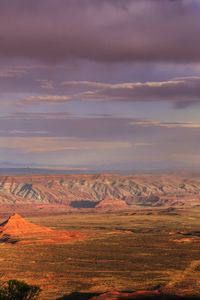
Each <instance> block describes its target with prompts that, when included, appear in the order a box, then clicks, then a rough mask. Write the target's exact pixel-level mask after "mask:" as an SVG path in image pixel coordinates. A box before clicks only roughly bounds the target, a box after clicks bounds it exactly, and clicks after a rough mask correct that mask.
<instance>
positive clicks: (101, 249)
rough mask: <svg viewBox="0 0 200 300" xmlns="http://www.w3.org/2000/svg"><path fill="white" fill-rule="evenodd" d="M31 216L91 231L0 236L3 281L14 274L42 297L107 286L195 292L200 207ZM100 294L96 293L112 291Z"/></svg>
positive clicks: (199, 277)
mask: <svg viewBox="0 0 200 300" xmlns="http://www.w3.org/2000/svg"><path fill="white" fill-rule="evenodd" d="M29 219H30V220H31V221H33V222H34V223H37V224H39V225H45V226H49V227H52V228H55V229H59V230H62V229H65V230H66V229H70V230H81V231H83V232H87V234H88V233H89V235H90V237H89V238H88V239H87V240H85V241H80V242H75V243H68V244H39V245H37V244H32V245H31V244H28V245H17V244H15V245H8V244H4V243H2V244H0V269H1V271H0V275H1V281H5V280H8V279H13V278H14V279H18V280H25V281H27V282H28V283H31V284H36V285H39V286H40V287H41V288H42V290H43V291H42V293H41V296H40V299H82V300H84V299H92V298H93V297H94V296H98V295H99V294H100V293H105V292H108V291H135V290H142V289H151V290H152V289H160V290H161V291H162V293H164V294H167V296H165V298H162V297H164V296H163V295H158V296H154V298H153V299H184V298H181V297H183V296H184V297H186V296H187V297H189V298H191V297H192V296H195V297H196V298H197V297H198V298H200V238H199V236H198V235H199V231H200V208H196V209H191V210H190V211H180V210H179V211H178V212H177V213H173V214H166V213H158V212H156V213H154V212H149V211H148V213H147V214H146V213H145V212H144V213H142V212H140V213H138V214H134V213H131V214H130V213H115V214H93V213H80V214H62V215H55V216H50V217H47V216H42V217H40V216H37V217H31V218H29ZM1 220H3V219H1ZM107 295H108V294H107ZM173 295H176V296H177V297H178V296H179V298H173V297H172V296H173ZM106 297H107V298H105V297H104V298H102V299H114V298H108V296H106ZM166 297H167V298H166ZM170 297H171V298H170ZM143 298H144V297H143ZM143 298H142V299H143ZM99 299H100V298H99ZM120 299H128V298H120ZM129 299H131V298H129ZM139 299H141V298H139ZM144 299H146V298H144ZM147 299H151V298H147ZM185 299H188V298H185Z"/></svg>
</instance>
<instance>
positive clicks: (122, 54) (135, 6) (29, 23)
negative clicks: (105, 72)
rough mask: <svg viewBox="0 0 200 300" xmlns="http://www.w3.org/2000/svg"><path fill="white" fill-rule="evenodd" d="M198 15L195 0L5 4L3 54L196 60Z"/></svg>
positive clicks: (0, 34)
mask: <svg viewBox="0 0 200 300" xmlns="http://www.w3.org/2000/svg"><path fill="white" fill-rule="evenodd" d="M199 13H200V5H199V4H198V1H195V0H191V1H187V0H185V1H184V0H177V1H170V0H163V1H158V0H157V1H156V0H134V1H130V0H107V1H105V0H101V1H99V0H57V1H55V0H29V1H27V0H16V1H7V0H0V41H1V43H0V56H1V57H25V58H28V59H38V60H42V61H48V62H59V61H64V60H67V59H71V58H78V59H89V60H96V61H104V62H125V61H142V62H143V61H174V62H197V61H200V39H199V34H200V20H199Z"/></svg>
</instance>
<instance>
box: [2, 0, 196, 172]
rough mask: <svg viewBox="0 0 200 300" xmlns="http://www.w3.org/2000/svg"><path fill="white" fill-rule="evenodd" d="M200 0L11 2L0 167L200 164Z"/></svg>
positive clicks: (5, 33) (6, 17)
mask: <svg viewBox="0 0 200 300" xmlns="http://www.w3.org/2000/svg"><path fill="white" fill-rule="evenodd" d="M199 36H200V1H199V0H101V1H99V0H56V1H55V0H29V1H27V0H16V1H7V0H0V108H1V109H0V167H1V168H3V167H48V168H63V169H81V170H86V171H89V170H113V171H115V170H122V171H127V170H128V171H134V170H141V171H142V170H163V169H167V170H176V169H194V168H195V169H196V168H199V167H200V39H199Z"/></svg>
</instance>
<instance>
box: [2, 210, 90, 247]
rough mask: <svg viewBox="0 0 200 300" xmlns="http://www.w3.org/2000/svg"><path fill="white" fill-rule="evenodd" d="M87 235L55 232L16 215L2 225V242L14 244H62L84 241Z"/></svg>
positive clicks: (73, 232)
mask: <svg viewBox="0 0 200 300" xmlns="http://www.w3.org/2000/svg"><path fill="white" fill-rule="evenodd" d="M84 238H85V235H84V234H83V233H80V232H78V231H76V232H75V231H63V230H53V229H51V228H48V227H44V226H40V225H36V224H33V223H31V222H29V221H28V220H26V219H25V218H23V217H22V216H20V215H19V214H17V213H15V214H13V215H11V216H10V217H9V218H8V219H7V220H6V221H5V222H3V223H2V224H0V242H1V243H2V242H4V243H5V242H7V243H12V241H15V242H16V243H26V244H27V243H37V242H39V243H43V242H44V243H62V242H64V243H65V242H67V241H75V240H83V239H84Z"/></svg>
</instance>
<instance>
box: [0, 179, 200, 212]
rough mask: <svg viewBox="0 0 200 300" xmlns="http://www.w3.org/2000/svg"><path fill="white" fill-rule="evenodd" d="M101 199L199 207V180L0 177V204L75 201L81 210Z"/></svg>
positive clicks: (142, 203)
mask: <svg viewBox="0 0 200 300" xmlns="http://www.w3.org/2000/svg"><path fill="white" fill-rule="evenodd" d="M105 199H110V200H113V203H114V202H115V199H118V200H121V201H123V202H124V203H125V206H126V205H127V206H133V205H139V206H151V207H152V206H163V205H170V206H176V205H180V206H184V205H199V204H200V179H199V178H190V177H185V176H174V175H166V176H164V175H163V176H153V175H152V176H149V175H148V176H147V175H146V176H144V175H143V176H142V175H140V176H122V175H114V174H97V175H46V176H45V175H40V176H39V175H38V176H37V175H33V176H28V175H27V176H0V204H12V205H13V204H20V203H21V204H27V203H33V204H59V205H66V206H70V205H71V204H72V203H74V202H77V203H78V205H79V204H80V208H82V206H81V203H82V204H84V203H86V202H84V201H87V204H88V208H90V203H93V204H92V205H91V207H94V206H95V205H96V206H100V207H101V205H100V203H101V201H102V200H105ZM78 201H79V202H78ZM94 203H95V205H94ZM102 204H103V203H102ZM116 204H117V202H116ZM119 206H120V207H123V205H119ZM83 207H85V206H83ZM86 207H87V206H86Z"/></svg>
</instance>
